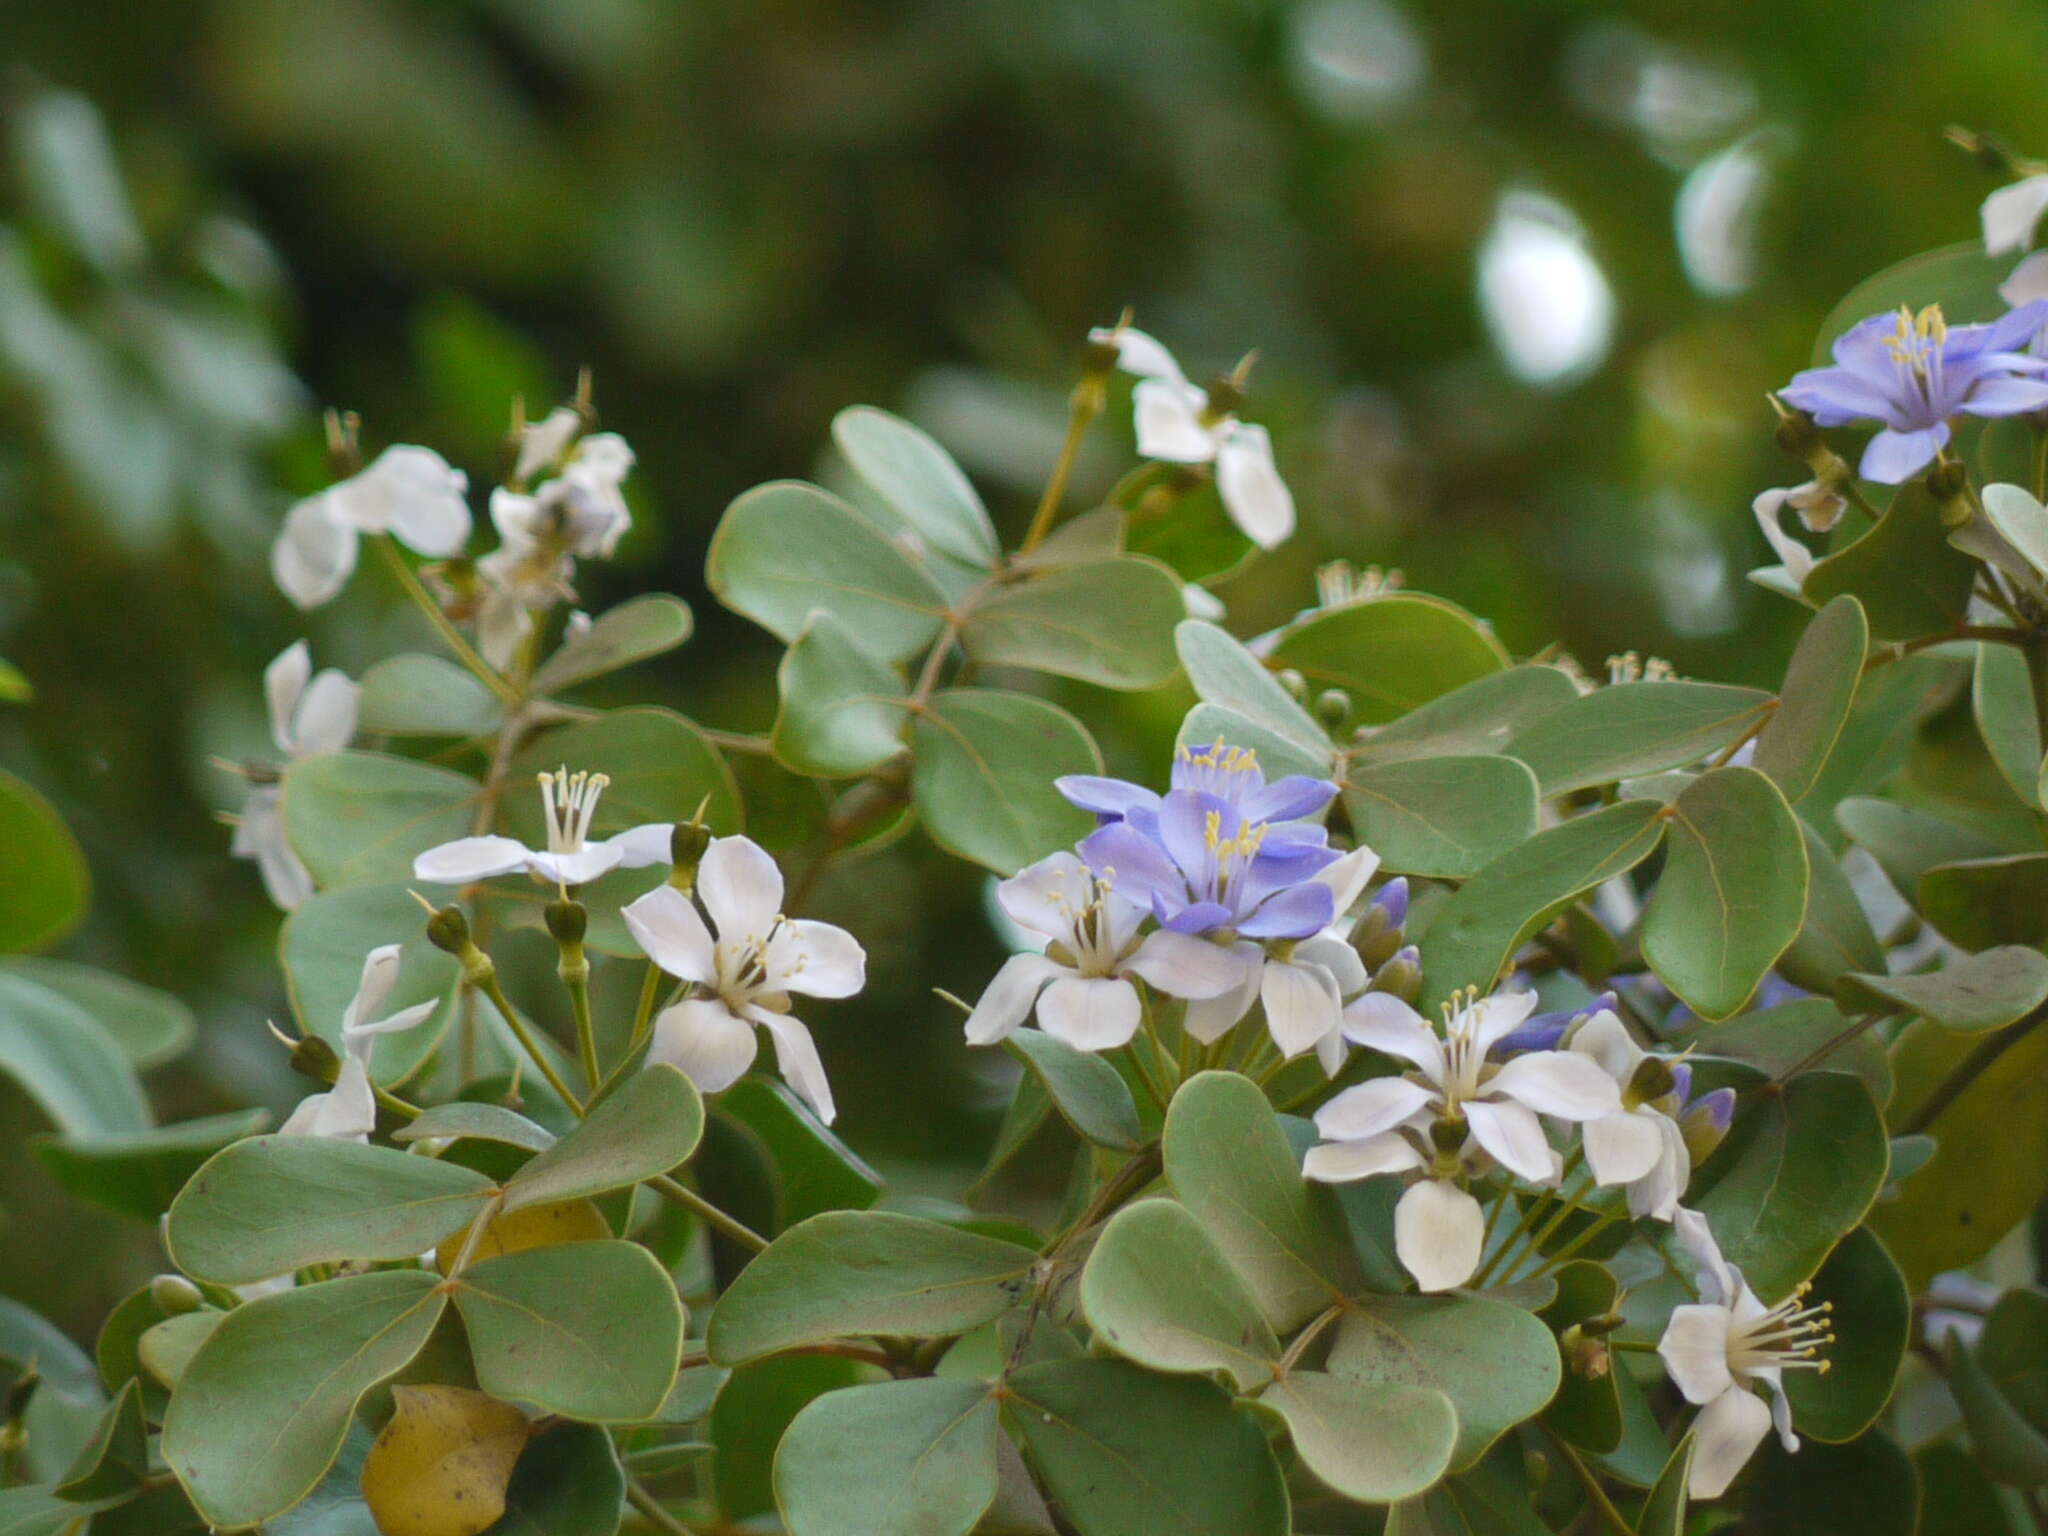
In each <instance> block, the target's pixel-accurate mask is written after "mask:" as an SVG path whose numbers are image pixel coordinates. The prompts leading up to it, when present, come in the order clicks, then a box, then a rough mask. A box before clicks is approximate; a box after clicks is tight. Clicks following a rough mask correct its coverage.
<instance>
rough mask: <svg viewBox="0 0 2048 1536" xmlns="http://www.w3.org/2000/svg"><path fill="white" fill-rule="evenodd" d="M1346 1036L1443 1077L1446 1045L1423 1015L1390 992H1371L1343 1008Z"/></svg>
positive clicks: (1434, 1077) (1439, 1079)
mask: <svg viewBox="0 0 2048 1536" xmlns="http://www.w3.org/2000/svg"><path fill="white" fill-rule="evenodd" d="M1344 1038H1345V1039H1347V1040H1349V1041H1350V1042H1351V1043H1352V1044H1354V1045H1366V1046H1371V1047H1372V1049H1374V1050H1376V1051H1384V1052H1385V1053H1386V1054H1387V1055H1389V1056H1398V1057H1400V1058H1401V1059H1402V1060H1403V1061H1412V1062H1414V1063H1415V1065H1416V1066H1418V1067H1420V1068H1422V1070H1423V1071H1424V1072H1425V1073H1426V1074H1428V1076H1429V1079H1430V1081H1431V1082H1436V1083H1441V1082H1442V1081H1443V1080H1444V1071H1445V1065H1444V1047H1443V1042H1442V1041H1441V1040H1439V1039H1438V1038H1437V1033H1436V1031H1435V1030H1433V1029H1431V1028H1430V1027H1429V1025H1428V1023H1427V1022H1426V1021H1425V1020H1424V1019H1423V1017H1422V1015H1421V1014H1419V1013H1417V1012H1416V1011H1415V1010H1414V1009H1413V1008H1410V1007H1409V1006H1408V1005H1407V1004H1406V1003H1404V1002H1402V1001H1401V999H1399V998H1398V997H1396V996H1394V994H1393V993H1391V992H1368V993H1366V994H1365V996H1363V997H1361V998H1357V999H1355V1000H1354V1001H1353V1002H1352V1003H1351V1005H1350V1006H1349V1007H1347V1008H1346V1009H1345V1010H1344Z"/></svg>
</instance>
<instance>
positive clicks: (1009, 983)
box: [967, 954, 1072, 1045]
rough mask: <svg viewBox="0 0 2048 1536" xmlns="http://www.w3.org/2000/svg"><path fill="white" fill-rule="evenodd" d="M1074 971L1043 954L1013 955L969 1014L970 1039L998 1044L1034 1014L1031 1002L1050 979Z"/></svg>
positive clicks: (971, 1043) (988, 1043)
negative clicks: (1055, 962)
mask: <svg viewBox="0 0 2048 1536" xmlns="http://www.w3.org/2000/svg"><path fill="white" fill-rule="evenodd" d="M1071 974H1072V972H1070V971H1068V970H1066V969H1065V968H1064V967H1062V966H1059V965H1056V964H1054V963H1053V962H1052V961H1050V960H1048V959H1046V958H1045V956H1043V955H1031V954H1025V955H1012V956H1010V958H1009V959H1007V960H1005V961H1004V962H1003V964H1002V968H1001V969H1000V970H998V971H997V972H996V973H995V976H994V977H993V978H992V979H991V980H990V981H989V984H988V985H987V986H986V987H985V988H983V989H982V994H981V998H980V1000H979V1001H978V1002H976V1003H975V1005H974V1012H972V1013H970V1014H969V1015H968V1016H967V1043H968V1044H969V1045H994V1044H995V1043H996V1042H997V1041H998V1040H1000V1039H1002V1038H1003V1037H1004V1036H1005V1035H1007V1034H1009V1033H1010V1032H1011V1031H1012V1030H1014V1029H1015V1028H1016V1027H1017V1026H1018V1025H1020V1024H1022V1023H1023V1022H1024V1020H1025V1019H1026V1018H1028V1017H1029V1016H1030V1014H1031V1005H1032V1004H1033V1003H1035V1002H1036V1001H1038V993H1039V990H1040V989H1041V988H1042V987H1044V986H1045V984H1046V983H1047V982H1049V981H1051V980H1052V979H1053V978H1054V977H1055V976H1067V975H1071Z"/></svg>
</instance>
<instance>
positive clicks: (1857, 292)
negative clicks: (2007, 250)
mask: <svg viewBox="0 0 2048 1536" xmlns="http://www.w3.org/2000/svg"><path fill="white" fill-rule="evenodd" d="M2011 276H2012V259H2011V258H2010V257H2007V256H1990V255H1987V254H1985V251H1984V245H1983V242H1981V241H1978V240H1964V241H1961V242H1960V243H1958V244H1955V245H1944V246H1940V247H1938V248H1936V249H1934V250H1931V251H1922V252H1920V253H1919V254H1918V255H1917V256H1908V257H1907V258H1906V259H1905V260H1904V261H1900V262H1894V263H1893V264H1892V265H1891V266H1889V267H1886V268H1884V269H1883V270H1882V271H1880V272H1877V273H1874V274H1872V275H1871V276H1869V277H1866V278H1865V279H1864V280H1863V281H1862V282H1860V283H1858V284H1857V285H1856V286H1855V287H1854V288H1851V289H1850V290H1849V292H1848V293H1847V294H1846V295H1844V296H1843V298H1842V300H1841V302H1840V303H1838V304H1836V305H1835V307H1834V308H1833V309H1831V310H1829V311H1828V316H1827V318H1826V319H1825V320H1823V321H1822V322H1821V325H1820V334H1819V335H1818V336H1816V337H1815V338H1814V342H1813V362H1814V366H1815V367H1820V366H1822V365H1824V364H1827V363H1830V362H1832V361H1833V360H1834V359H1833V348H1834V344H1835V341H1836V339H1837V338H1839V337H1840V336H1841V335H1842V334H1843V333H1844V332H1845V331H1847V330H1849V329H1850V328H1851V327H1852V326H1854V325H1855V324H1856V323H1857V322H1858V321H1860V320H1867V319H1869V318H1870V317H1871V316H1872V315H1884V314H1892V313H1895V312H1896V311H1898V310H1899V309H1900V308H1901V307H1903V308H1906V309H1910V310H1912V311H1914V312H1915V313H1916V314H1917V313H1918V312H1919V311H1920V310H1923V309H1925V308H1926V307H1927V306H1928V305H1929V304H1939V305H1940V306H1941V308H1942V312H1943V314H1944V315H1945V316H1946V317H1947V320H1948V323H1949V324H1950V325H1964V324H1972V323H1974V322H1976V321H1979V320H1996V319H1997V318H1998V317H1999V316H2000V315H2002V314H2004V313H2005V312H2006V310H2007V309H2009V308H2010V307H2011V306H2010V305H2008V304H2007V303H2006V301H2005V300H2004V299H2003V298H2002V297H2000V295H1999V292H1998V289H1999V285H2000V284H2002V283H2004V282H2005V281H2006V279H2007V278H2009V277H2011Z"/></svg>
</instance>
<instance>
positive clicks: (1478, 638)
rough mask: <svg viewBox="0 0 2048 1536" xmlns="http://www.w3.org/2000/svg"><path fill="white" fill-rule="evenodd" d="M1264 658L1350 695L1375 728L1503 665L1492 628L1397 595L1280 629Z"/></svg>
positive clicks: (1450, 606) (1413, 595) (1359, 715)
mask: <svg viewBox="0 0 2048 1536" xmlns="http://www.w3.org/2000/svg"><path fill="white" fill-rule="evenodd" d="M1267 659H1268V660H1269V661H1271V662H1272V663H1273V664H1274V665H1276V666H1281V667H1292V668H1294V670H1295V671H1297V672H1299V673H1301V675H1302V676H1303V677H1305V678H1307V679H1308V680H1309V682H1310V684H1311V685H1313V686H1315V687H1318V688H1341V689H1343V690H1344V691H1345V692H1346V693H1348V694H1350V695H1351V702H1352V708H1353V719H1355V720H1356V721H1357V722H1358V723H1360V724H1363V725H1379V724H1383V723H1385V722H1386V721H1388V720H1392V719H1394V718H1396V717H1397V716H1399V715H1404V714H1406V713H1407V712H1408V711H1409V710H1411V709H1414V708H1415V707H1416V706H1418V705H1421V704H1427V703H1428V702H1429V701H1430V700H1431V699H1434V698H1437V697H1438V696H1439V695H1442V694H1446V693H1449V692H1450V691H1451V690H1452V689H1454V688H1457V687H1460V686H1462V685H1464V684H1466V683H1470V682H1472V681H1473V680H1474V679H1476V678H1481V677H1485V676H1487V675H1488V674H1489V673H1493V672H1498V671H1501V670H1502V669H1503V668H1505V667H1506V666H1507V665H1508V654H1507V652H1506V651H1505V650H1503V649H1502V648H1501V644H1500V642H1499V641H1498V640H1496V639H1495V638H1494V637H1493V631H1492V630H1491V629H1489V628H1487V627H1486V625H1484V624H1482V623H1481V622H1480V621H1479V620H1477V619H1475V618H1473V617H1472V615H1471V614H1469V613H1467V612H1466V611H1465V610H1464V609H1462V608H1460V607H1458V606H1457V605H1456V604H1455V603H1447V602H1445V601H1444V600H1443V599H1442V598H1438V597H1428V596H1425V595H1423V594H1422V593H1419V592H1396V593H1392V594H1390V595H1388V596H1384V597H1375V598H1370V599H1367V600H1365V601H1362V602H1355V603H1347V604H1345V605H1344V606H1343V607H1341V608H1332V609H1327V610H1325V611H1323V612H1321V613H1318V614H1316V615H1315V616H1314V617H1312V618H1309V619H1305V620H1303V621H1302V622H1301V623H1299V624H1293V625H1290V626H1289V627H1288V628H1286V629H1285V630H1282V631H1281V633H1280V638H1279V642H1278V643H1277V644H1276V645H1275V646H1274V647H1273V649H1272V651H1271V652H1270V653H1269V655H1268V657H1267Z"/></svg>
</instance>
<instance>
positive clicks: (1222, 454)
mask: <svg viewBox="0 0 2048 1536" xmlns="http://www.w3.org/2000/svg"><path fill="white" fill-rule="evenodd" d="M1216 490H1217V493H1218V494H1219V495H1220V496H1222V498H1223V510H1224V511H1226V512H1228V513H1229V514H1230V520H1231V521H1232V522H1233V523H1236V524H1237V526H1238V527H1239V528H1240V529H1241V530H1242V531H1243V533H1244V536H1245V537H1246V538H1248V539H1250V540H1251V541H1252V542H1253V543H1254V544H1256V545H1258V546H1259V548H1261V549H1272V548H1274V547H1275V546H1277V545H1281V544H1284V543H1286V542H1287V539H1288V536H1289V535H1291V534H1292V533H1293V532H1294V494H1293V492H1291V491H1289V490H1288V489H1287V482H1286V481H1284V480H1282V479H1281V478H1280V470H1279V468H1278V467H1277V466H1276V465H1275V464H1274V463H1273V440H1272V439H1271V438H1270V437H1268V436H1267V435H1266V429H1265V428H1264V427H1255V426H1252V425H1251V424H1250V423H1248V422H1239V423H1238V424H1237V425H1236V426H1235V427H1234V428H1233V429H1232V430H1231V432H1230V435H1229V436H1227V437H1225V438H1224V439H1223V446H1222V448H1221V449H1219V450H1218V451H1217V454H1216ZM1340 910H1341V909H1340Z"/></svg>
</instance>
